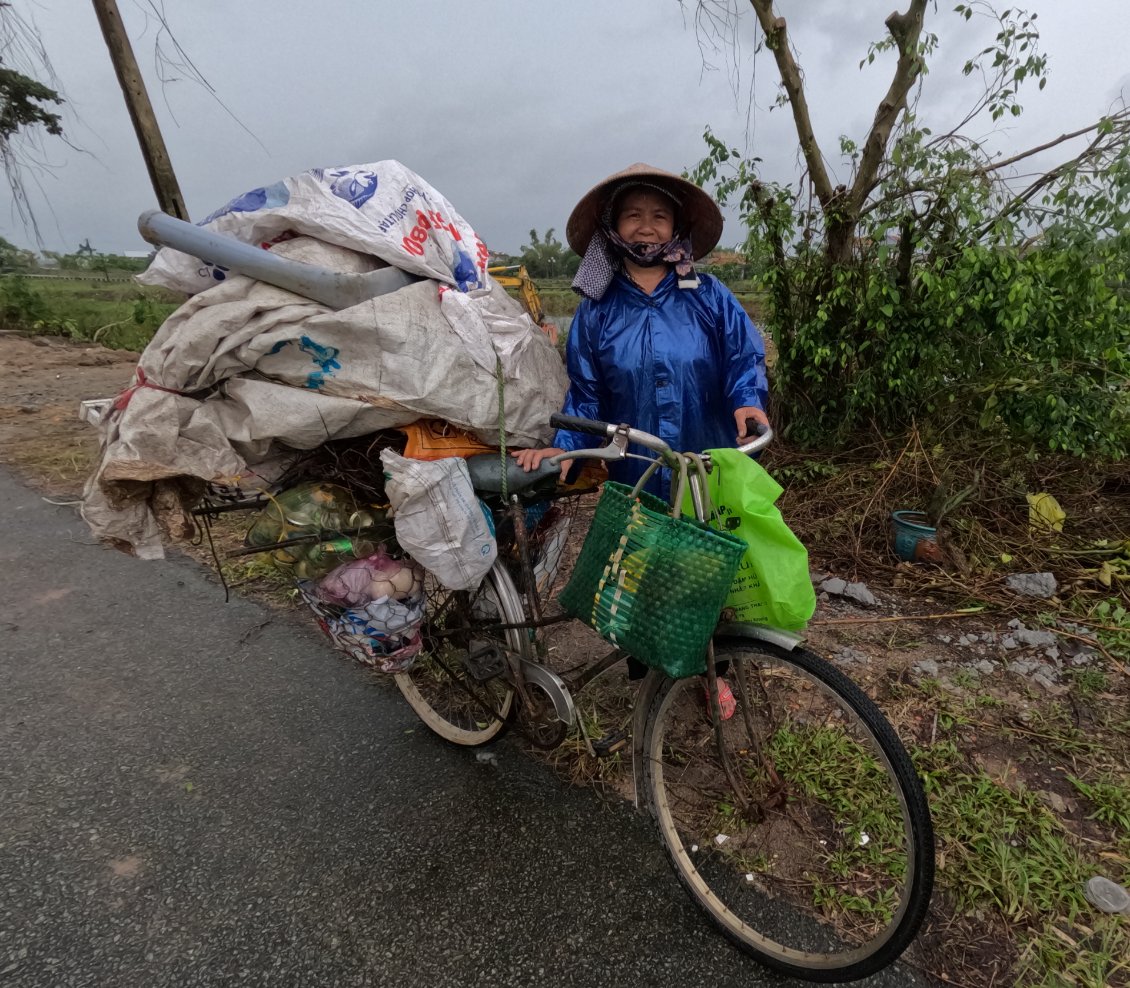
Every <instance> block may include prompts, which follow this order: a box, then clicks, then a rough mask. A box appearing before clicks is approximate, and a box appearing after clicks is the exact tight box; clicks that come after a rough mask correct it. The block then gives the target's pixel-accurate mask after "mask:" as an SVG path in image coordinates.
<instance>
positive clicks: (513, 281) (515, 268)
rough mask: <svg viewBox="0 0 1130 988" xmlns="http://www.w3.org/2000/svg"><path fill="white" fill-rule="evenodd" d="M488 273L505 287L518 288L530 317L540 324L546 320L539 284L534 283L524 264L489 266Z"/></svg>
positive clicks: (519, 295)
mask: <svg viewBox="0 0 1130 988" xmlns="http://www.w3.org/2000/svg"><path fill="white" fill-rule="evenodd" d="M487 273H488V274H490V276H491V277H492V278H494V280H495V281H497V282H498V283H499V284H500V285H502V287H503V288H517V289H518V297H519V298H520V299H521V300H522V305H524V306H525V307H526V311H527V312H528V313H529V314H530V318H531V319H532V320H533V321H534V322H535V323H537V324H538V325H539V326H540V325H541V324H542V322H543V321H544V320H545V309H544V308H543V307H542V304H541V296H540V295H538V289H537V285H535V284H534V281H533V279H532V278H531V277H530V273H529V272H528V271H527V270H526V266H525V265H524V264H499V265H496V266H495V267H492V268H487Z"/></svg>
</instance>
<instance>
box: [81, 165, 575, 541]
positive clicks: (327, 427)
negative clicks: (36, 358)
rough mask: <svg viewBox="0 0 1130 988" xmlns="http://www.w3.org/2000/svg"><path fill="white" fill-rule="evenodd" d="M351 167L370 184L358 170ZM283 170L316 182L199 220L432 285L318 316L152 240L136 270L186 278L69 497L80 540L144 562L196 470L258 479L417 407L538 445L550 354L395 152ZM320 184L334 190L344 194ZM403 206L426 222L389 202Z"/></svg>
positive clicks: (306, 257) (288, 251) (191, 497)
mask: <svg viewBox="0 0 1130 988" xmlns="http://www.w3.org/2000/svg"><path fill="white" fill-rule="evenodd" d="M365 171H368V172H372V179H371V180H370V179H364V181H362V179H361V178H359V177H358V174H359V173H360V172H365ZM337 173H341V174H337ZM348 175H352V178H349V179H348V180H347V176H348ZM300 178H302V182H299V183H297V185H298V186H301V188H303V189H307V188H308V187H309V186H311V184H313V185H317V184H318V183H319V182H320V183H321V185H322V186H324V187H325V188H324V189H323V192H324V193H325V194H324V195H314V194H313V193H311V194H310V195H305V196H304V197H301V196H297V195H296V194H295V192H294V190H293V189H292V190H291V192H290V198H289V199H288V200H287V201H286V202H285V203H282V204H281V205H280V203H279V201H278V200H279V199H280V198H281V196H282V193H281V192H278V191H277V190H276V191H275V192H271V190H269V189H268V190H257V192H262V193H263V195H261V196H260V195H253V196H252V195H250V194H249V196H250V198H249V197H241V199H240V200H236V201H235V202H234V203H232V204H229V207H227V211H226V212H224V211H221V213H220V214H219V215H218V216H217V217H215V218H213V219H212V220H211V222H210V223H209V224H208V225H209V226H210V227H212V228H214V229H218V230H220V231H221V232H226V233H229V234H232V233H235V234H238V235H240V236H241V238H243V239H250V240H251V242H257V240H258V238H259V237H261V236H267V235H269V234H271V233H272V231H273V232H274V234H275V235H276V236H277V235H280V234H279V230H280V228H281V229H283V230H291V231H294V230H300V231H301V232H303V233H306V234H310V233H314V232H317V239H315V238H314V237H312V236H298V237H292V238H291V239H284V240H282V241H281V242H279V243H276V244H274V245H272V246H271V250H273V251H275V252H277V253H279V254H282V255H284V256H287V257H289V258H292V259H295V260H299V261H303V262H306V263H311V264H316V265H319V266H321V267H325V268H329V269H331V270H335V271H342V272H347V273H359V272H365V271H370V270H374V269H375V267H376V266H377V264H378V262H377V261H375V260H374V257H379V258H381V259H382V260H384V261H389V262H390V263H394V264H397V266H403V267H404V268H405V269H406V270H410V271H412V272H414V273H417V274H420V273H424V274H428V275H430V276H431V277H432V278H434V279H435V280H429V281H421V282H419V283H417V284H413V285H409V286H407V287H405V288H401V289H399V290H397V291H395V292H393V293H391V294H388V295H384V296H380V297H378V298H375V299H371V300H369V301H366V302H363V303H361V304H359V305H356V306H352V307H350V308H347V309H343V310H340V311H332V310H330V309H328V308H326V307H325V306H323V305H320V304H318V303H315V302H311V301H309V300H307V299H305V298H303V297H301V296H298V295H294V294H292V293H290V292H287V291H284V290H282V289H279V288H274V287H272V286H269V285H265V284H262V283H259V282H255V281H252V280H251V279H248V278H245V277H242V276H238V275H232V274H231V273H230V272H223V271H217V270H215V269H214V266H209V265H206V264H203V263H202V262H200V261H196V260H194V259H187V258H186V256H185V255H183V254H177V253H176V252H169V251H165V250H163V251H161V253H160V254H159V255H158V258H157V260H156V261H155V262H154V264H153V265H152V266H151V268H150V271H149V272H147V275H146V280H147V281H149V282H151V283H152V282H158V283H163V284H166V285H175V286H178V287H181V288H189V289H196V290H198V291H197V294H195V295H194V296H193V297H192V298H191V299H190V300H189V301H188V302H186V303H185V304H184V305H183V306H181V307H180V308H179V309H178V310H177V311H176V312H174V313H173V315H172V316H170V317H169V319H168V320H166V322H165V323H164V325H163V326H162V327H161V328H160V329H159V330H158V332H157V334H156V335H155V336H154V338H153V340H152V342H151V343H150V345H149V346H148V347H147V348H146V349H145V352H144V353H143V354H142V356H141V359H140V361H139V363H138V368H137V371H136V374H135V378H134V382H133V385H132V386H131V387H130V388H129V389H127V390H126V391H125V392H124V393H123V394H122V395H120V396H118V398H117V400H116V401H115V402H114V405H113V407H112V409H111V410H110V411H109V412H108V414H107V415H106V416H105V417H104V418H103V420H102V422H101V424H100V432H101V439H102V457H101V462H100V463H99V466H98V468H97V470H96V471H95V473H94V475H93V476H92V477H91V478H90V479H89V480H88V482H87V485H86V489H85V491H84V496H83V508H82V512H83V517H84V518H85V519H86V521H87V522H88V524H89V525H90V527H91V529H92V531H93V532H94V534H95V535H96V536H98V537H100V538H104V539H108V540H111V541H114V542H116V543H117V544H119V545H122V546H123V547H128V548H130V549H131V550H132V551H133V552H135V553H136V554H137V555H139V556H142V557H144V558H158V557H160V556H161V555H162V554H163V549H162V538H163V536H164V537H173V538H176V537H183V536H184V535H185V534H187V533H188V532H189V531H191V528H192V526H191V524H190V522H189V520H188V519H187V517H186V515H185V508H186V506H187V505H191V504H192V503H193V502H194V501H195V500H196V499H197V498H198V497H199V495H200V492H201V490H202V489H203V486H204V484H205V483H206V482H221V483H239V484H241V485H243V486H245V487H246V486H261V485H264V484H266V483H269V482H270V481H272V480H274V479H275V477H276V476H277V469H276V468H277V465H278V464H279V462H280V460H281V459H283V458H285V457H286V456H287V454H290V453H293V451H294V450H311V449H315V448H317V447H318V446H320V445H321V444H323V443H325V442H327V441H329V440H333V439H345V438H350V437H357V436H364V435H368V434H370V433H374V432H377V431H379V430H382V429H387V428H395V427H398V426H403V425H407V424H409V423H411V422H414V421H415V420H417V419H420V418H438V419H443V420H445V421H447V422H450V423H452V424H453V425H455V426H457V427H459V428H462V429H466V430H468V431H470V432H471V433H473V434H474V435H475V436H476V437H477V438H479V439H480V440H482V441H484V442H486V443H489V444H492V445H495V444H497V443H498V441H499V436H500V431H501V428H500V427H502V426H503V425H504V427H505V431H506V434H507V441H508V442H509V443H512V444H514V445H530V446H538V445H545V444H547V443H548V442H549V440H550V438H551V435H550V430H548V429H547V427H546V423H547V422H548V421H549V416H550V414H551V413H552V412H554V411H556V410H557V409H558V408H560V405H561V401H562V398H563V396H564V392H565V388H566V385H567V380H566V376H565V370H564V367H563V365H562V363H561V360H560V357H559V356H558V354H557V352H556V350H554V349H553V347H552V346H551V345H550V343H549V341H548V340H547V339H546V337H545V336H544V334H543V333H542V332H541V331H540V330H539V329H538V328H537V327H535V326H534V325H533V323H532V322H531V320H530V319H529V317H528V316H526V314H525V313H524V312H523V311H522V309H521V307H520V306H519V304H518V303H517V302H516V301H514V300H513V299H511V298H510V297H509V296H508V295H507V294H506V293H505V291H504V290H503V289H502V288H500V287H499V286H497V285H496V284H494V283H493V282H492V281H491V280H490V278H489V276H487V274H486V271H485V263H486V255H485V253H483V251H480V250H478V248H477V247H475V246H474V245H476V244H477V243H478V241H477V238H475V237H474V233H473V231H471V229H470V227H469V226H467V224H466V223H465V221H464V220H462V219H461V218H460V217H459V216H458V214H456V213H455V212H454V209H452V208H451V207H450V204H449V203H447V200H446V199H443V197H442V196H440V195H439V193H437V192H435V190H434V189H431V187H430V186H428V185H427V183H425V182H423V180H422V179H420V178H419V177H418V176H414V175H413V174H412V173H411V172H408V171H407V169H404V168H403V166H401V165H399V164H397V163H396V162H377V163H376V164H375V165H372V166H359V167H358V168H354V169H333V170H324V171H323V172H322V173H321V176H320V177H317V176H316V175H315V173H308V176H307V177H300ZM288 181H290V180H288ZM350 183H353V184H352V186H351V185H350ZM367 183H368V184H372V188H373V191H372V192H371V195H370V197H369V198H367V199H366V198H365V189H367V188H368V184H367ZM282 184H283V185H285V183H282ZM296 187H297V186H296ZM334 187H337V188H343V189H348V188H352V193H351V195H352V198H350V197H348V196H343V195H341V194H340V193H338V192H334V191H333V189H334ZM271 188H272V189H274V187H271ZM326 190H328V191H326ZM413 190H415V191H413ZM409 192H411V193H412V194H411V197H409ZM268 193H269V194H268ZM379 195H385V196H386V197H387V199H386V200H382V201H381V203H380V208H381V209H383V208H384V206H385V205H386V204H387V203H388V202H394V201H395V202H396V203H399V205H398V206H397V207H396V208H395V209H392V210H391V211H390V212H388V213H387V214H382V213H381V212H380V209H377V210H376V211H375V212H372V213H371V215H370V213H369V212H367V210H369V207H370V206H371V204H372V203H373V202H375V201H377V198H378V196H379ZM327 196H328V198H327ZM331 200H333V202H334V203H335V205H334V207H333V209H327V203H329V202H330V201H331ZM417 203H419V204H422V205H421V206H420V207H419V208H420V211H421V212H423V213H424V220H426V221H427V222H428V224H429V226H428V228H427V229H423V227H422V221H421V220H420V218H419V217H417V216H416V215H415V214H414V213H413V212H412V210H410V209H407V208H405V209H403V210H402V209H401V207H404V206H406V205H407V206H412V205H414V204H417ZM257 204H258V205H257ZM428 204H430V205H429V206H428V210H427V211H426V212H425V211H424V210H423V208H422V206H423V205H428ZM319 210H325V215H324V216H323V215H321V214H319V212H318V211H319ZM351 210H352V211H353V212H352V213H351V212H350V211H351ZM437 217H438V218H437ZM346 219H349V220H350V221H351V223H346V222H345V221H346ZM268 220H270V223H267V221H268ZM440 220H442V221H443V223H442V224H441V223H440ZM264 224H267V225H264ZM272 224H273V225H272ZM319 224H322V225H321V226H319ZM382 226H384V227H385V228H384V229H383V230H382V229H381V228H382ZM346 228H348V230H347V232H348V236H346V234H345V233H343V232H342V231H343V230H345V229H346ZM421 230H423V232H422V233H421ZM397 231H399V233H398V232H397ZM281 235H283V236H286V235H287V234H285V233H283V234H281ZM421 238H422V239H421ZM331 240H332V241H334V243H330V242H328V241H331ZM343 241H348V246H343V245H342V243H343ZM469 246H470V247H471V248H472V249H471V250H468V249H466V248H468V247H469ZM351 248H352V249H351ZM357 248H362V249H364V250H365V251H366V253H360V252H359V251H358V249H357ZM468 264H470V265H471V267H470V269H468ZM221 279H222V280H221ZM205 285H210V286H211V287H208V288H206V289H205V290H202V291H200V290H199V289H200V288H202V287H203V286H205ZM503 413H504V414H503Z"/></svg>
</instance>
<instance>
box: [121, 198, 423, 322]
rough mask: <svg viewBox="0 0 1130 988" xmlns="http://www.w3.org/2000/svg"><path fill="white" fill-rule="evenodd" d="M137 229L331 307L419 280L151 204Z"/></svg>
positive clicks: (148, 236)
mask: <svg viewBox="0 0 1130 988" xmlns="http://www.w3.org/2000/svg"><path fill="white" fill-rule="evenodd" d="M137 229H138V231H139V232H140V233H141V235H142V237H144V238H145V239H146V240H147V241H149V243H151V244H156V245H157V246H159V247H172V248H173V249H174V250H179V251H183V252H184V253H185V254H190V255H192V256H193V257H198V258H200V259H201V260H202V261H207V262H209V263H212V264H220V265H223V266H224V267H225V268H228V269H230V270H232V271H235V272H236V273H237V274H243V275H247V277H249V278H254V279H255V280H256V281H262V282H265V283H266V284H268V285H274V286H275V287H276V288H285V289H286V290H287V291H288V292H294V293H295V294H296V295H301V296H303V297H304V298H308V299H310V300H311V301H314V302H320V303H321V304H322V305H328V306H329V307H330V308H331V309H348V308H349V307H350V306H353V305H358V304H359V303H361V302H365V301H367V300H368V299H371V298H376V297H377V296H378V295H387V294H388V293H389V292H395V291H396V290H397V289H398V288H403V287H404V286H405V285H411V284H413V283H414V282H417V281H422V280H423V279H422V278H420V277H419V276H417V275H414V274H409V273H408V272H406V271H401V270H400V268H394V267H383V268H380V269H379V270H377V271H369V272H367V273H366V274H345V273H343V272H340V271H330V270H329V269H328V268H321V267H318V266H317V265H314V264H304V263H302V262H301V261H293V260H291V259H290V258H288V257H280V256H279V255H277V254H272V253H271V252H270V251H269V250H263V249H261V248H259V247H253V246H252V245H251V244H245V243H243V241H241V240H236V239H235V238H234V237H227V236H224V235H223V234H220V233H214V232H213V231H211V230H206V229H204V228H203V227H199V226H195V225H194V224H192V223H185V222H184V221H183V220H178V219H176V218H175V217H172V216H169V215H167V214H165V213H162V212H161V211H160V210H157V209H152V210H149V211H148V212H145V213H142V214H141V216H140V217H138V220H137Z"/></svg>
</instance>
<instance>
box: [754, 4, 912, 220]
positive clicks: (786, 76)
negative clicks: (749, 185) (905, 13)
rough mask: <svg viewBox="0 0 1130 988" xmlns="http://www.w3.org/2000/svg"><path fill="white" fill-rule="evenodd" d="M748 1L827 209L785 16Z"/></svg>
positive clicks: (825, 180)
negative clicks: (777, 72)
mask: <svg viewBox="0 0 1130 988" xmlns="http://www.w3.org/2000/svg"><path fill="white" fill-rule="evenodd" d="M749 2H750V6H752V7H753V9H754V11H755V12H756V14H757V19H758V21H759V22H760V24H761V30H762V31H764V32H765V42H766V44H767V45H768V47H769V49H770V50H771V51H772V52H773V57H774V58H775V59H776V61H777V70H778V71H779V72H780V74H781V83H782V84H783V85H784V87H785V93H786V94H787V95H788V97H789V105H790V106H791V107H792V110H793V121H794V123H795V124H796V131H797V137H798V138H799V139H800V150H801V153H802V154H803V155H804V161H805V164H806V165H807V166H808V173H809V175H810V176H811V177H812V185H813V188H814V189H815V190H816V197H817V198H818V199H819V200H820V205H821V206H822V207H823V208H824V209H828V208H829V207H830V206H831V204H832V202H833V200H834V199H835V190H834V189H833V188H832V180H831V179H830V178H829V177H828V171H827V169H826V168H825V167H824V156H823V154H821V152H820V146H819V145H818V144H817V143H816V132H815V131H814V130H813V129H812V116H811V114H810V113H809V111H808V100H807V99H806V98H805V95H804V79H803V78H802V77H801V73H800V66H799V65H797V63H796V59H795V58H793V53H792V50H791V49H790V48H789V39H788V35H787V33H786V30H785V19H784V18H783V17H778V16H777V14H776V12H775V11H774V10H773V0H749ZM915 2H916V3H918V2H921V3H922V4H925V3H926V0H915Z"/></svg>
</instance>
